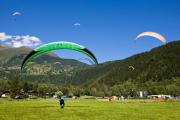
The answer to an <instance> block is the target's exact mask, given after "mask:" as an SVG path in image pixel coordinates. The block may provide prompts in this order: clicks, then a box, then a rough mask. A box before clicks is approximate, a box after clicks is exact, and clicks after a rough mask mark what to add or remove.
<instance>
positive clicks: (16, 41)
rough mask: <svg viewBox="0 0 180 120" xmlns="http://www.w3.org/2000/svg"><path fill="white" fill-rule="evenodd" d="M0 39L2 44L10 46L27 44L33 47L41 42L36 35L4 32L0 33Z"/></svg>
mask: <svg viewBox="0 0 180 120" xmlns="http://www.w3.org/2000/svg"><path fill="white" fill-rule="evenodd" d="M0 40H1V41H2V43H3V44H5V45H8V46H12V47H22V46H28V47H35V46H37V45H39V44H41V43H42V41H41V40H40V39H39V38H38V37H36V36H30V35H24V36H20V35H15V36H11V35H6V34H5V33H0Z"/></svg>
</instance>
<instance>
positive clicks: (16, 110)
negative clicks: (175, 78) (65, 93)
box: [0, 99, 180, 120]
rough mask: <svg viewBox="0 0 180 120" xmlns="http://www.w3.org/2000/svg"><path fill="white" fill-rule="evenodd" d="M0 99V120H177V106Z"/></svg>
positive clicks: (142, 102)
mask: <svg viewBox="0 0 180 120" xmlns="http://www.w3.org/2000/svg"><path fill="white" fill-rule="evenodd" d="M65 102H66V105H65V108H64V109H60V107H59V103H58V100H50V99H38V100H4V99H0V120H179V119H180V102H177V101H176V102H155V101H133V100H132V101H131V100H130V101H124V102H113V101H112V102H105V101H97V100H66V101H65Z"/></svg>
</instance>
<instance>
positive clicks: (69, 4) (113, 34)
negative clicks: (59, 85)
mask: <svg viewBox="0 0 180 120" xmlns="http://www.w3.org/2000/svg"><path fill="white" fill-rule="evenodd" d="M179 6H180V1H179V0H0V33H6V35H12V36H16V35H19V36H23V35H29V36H35V37H37V38H39V39H40V40H41V41H42V43H48V42H53V41H71V42H75V43H78V44H81V45H84V46H86V47H87V48H88V49H90V50H91V51H92V52H93V53H94V54H95V56H96V57H97V59H98V61H99V62H105V61H110V60H119V59H123V58H126V57H129V56H132V55H134V54H137V53H141V52H144V51H148V50H150V49H152V48H154V47H157V46H160V45H162V43H161V42H160V41H158V40H156V39H155V38H151V37H144V38H142V39H141V40H139V41H136V42H135V40H134V39H135V37H136V36H137V35H138V34H139V33H141V32H144V31H155V32H159V33H160V34H162V35H164V37H165V38H166V39H167V41H168V42H170V41H174V40H178V39H180V7H179ZM17 11H18V12H20V13H21V15H19V16H12V14H13V13H14V12H17ZM75 23H79V24H80V25H78V26H74V24H75ZM55 52H56V53H57V54H59V55H60V56H61V57H64V58H74V59H79V58H81V57H85V56H83V55H82V54H80V53H76V52H72V51H65V50H64V51H55Z"/></svg>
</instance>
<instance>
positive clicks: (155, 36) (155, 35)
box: [136, 32, 167, 44]
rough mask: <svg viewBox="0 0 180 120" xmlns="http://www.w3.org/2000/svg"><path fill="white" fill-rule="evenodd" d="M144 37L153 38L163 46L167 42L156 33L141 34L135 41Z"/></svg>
mask: <svg viewBox="0 0 180 120" xmlns="http://www.w3.org/2000/svg"><path fill="white" fill-rule="evenodd" d="M144 36H150V37H154V38H156V39H158V40H160V41H161V42H163V43H164V44H167V40H166V39H165V38H164V37H163V36H162V35H161V34H159V33H157V32H143V33H141V34H139V35H138V36H137V37H136V40H137V39H139V38H141V37H144Z"/></svg>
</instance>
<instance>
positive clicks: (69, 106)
mask: <svg viewBox="0 0 180 120" xmlns="http://www.w3.org/2000/svg"><path fill="white" fill-rule="evenodd" d="M65 107H75V108H76V107H80V108H82V107H83V108H86V107H90V106H69V105H67V106H65Z"/></svg>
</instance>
